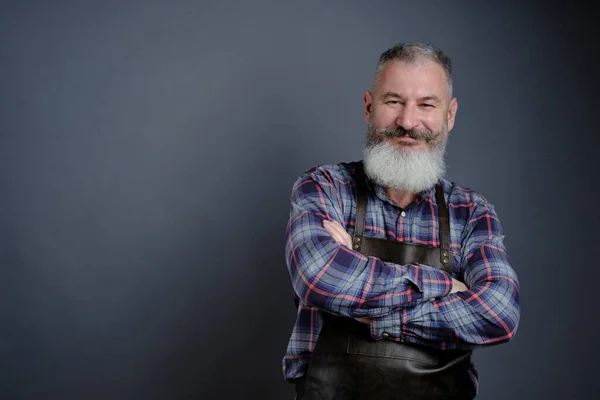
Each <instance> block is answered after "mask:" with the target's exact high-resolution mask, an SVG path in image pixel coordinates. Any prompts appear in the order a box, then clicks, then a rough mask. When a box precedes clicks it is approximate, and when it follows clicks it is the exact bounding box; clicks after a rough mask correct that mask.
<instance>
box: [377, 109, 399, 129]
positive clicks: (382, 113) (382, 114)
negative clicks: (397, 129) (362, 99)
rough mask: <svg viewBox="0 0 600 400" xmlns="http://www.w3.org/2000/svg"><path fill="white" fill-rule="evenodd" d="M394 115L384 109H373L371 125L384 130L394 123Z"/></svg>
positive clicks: (391, 111)
mask: <svg viewBox="0 0 600 400" xmlns="http://www.w3.org/2000/svg"><path fill="white" fill-rule="evenodd" d="M395 120H396V113H394V112H393V110H390V109H386V108H381V107H378V108H373V110H372V113H371V124H373V125H375V126H376V127H378V128H386V127H388V126H390V125H392V124H393V123H394V121H395Z"/></svg>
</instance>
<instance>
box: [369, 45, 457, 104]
mask: <svg viewBox="0 0 600 400" xmlns="http://www.w3.org/2000/svg"><path fill="white" fill-rule="evenodd" d="M390 61H402V62H405V63H408V64H414V63H417V62H419V61H431V62H434V63H436V64H438V65H439V66H440V67H442V69H443V70H444V73H445V74H446V78H447V80H448V93H449V94H450V98H452V62H451V61H450V57H448V55H446V54H445V53H444V52H443V51H441V50H439V49H436V48H435V47H433V46H430V45H428V44H425V43H420V42H413V43H398V44H396V45H395V46H394V47H392V48H389V49H387V50H386V51H384V52H383V53H381V56H379V61H378V62H377V68H376V69H375V79H374V80H376V79H377V77H378V76H379V73H380V72H381V70H382V69H383V67H384V66H385V64H387V63H388V62H390ZM371 91H372V90H371Z"/></svg>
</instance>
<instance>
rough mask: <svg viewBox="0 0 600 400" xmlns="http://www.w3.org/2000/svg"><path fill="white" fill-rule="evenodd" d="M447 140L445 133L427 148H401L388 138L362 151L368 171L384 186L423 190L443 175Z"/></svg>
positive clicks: (371, 177) (415, 190)
mask: <svg viewBox="0 0 600 400" xmlns="http://www.w3.org/2000/svg"><path fill="white" fill-rule="evenodd" d="M447 140H448V135H447V134H445V135H444V136H443V137H442V138H441V140H440V142H439V143H436V144H435V145H434V146H433V147H430V148H426V149H422V148H421V149H411V148H410V147H401V146H398V145H395V144H393V143H390V142H389V141H388V140H384V141H382V142H379V143H377V144H367V145H366V146H365V149H364V153H363V155H364V167H365V173H366V174H367V176H368V177H369V178H370V179H372V180H373V181H375V182H376V183H377V184H379V185H381V186H384V187H389V188H392V189H399V190H406V191H409V192H411V193H421V192H424V191H426V190H428V189H430V188H432V187H433V186H434V185H435V184H436V182H437V181H438V180H440V179H441V178H442V177H443V176H444V173H445V162H444V154H445V151H446V143H447Z"/></svg>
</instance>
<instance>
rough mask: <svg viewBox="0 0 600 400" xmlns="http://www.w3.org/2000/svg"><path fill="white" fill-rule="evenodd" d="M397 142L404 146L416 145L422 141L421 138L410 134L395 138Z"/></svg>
mask: <svg viewBox="0 0 600 400" xmlns="http://www.w3.org/2000/svg"><path fill="white" fill-rule="evenodd" d="M393 140H394V141H395V142H396V143H399V144H401V145H404V146H416V145H418V144H420V143H421V140H417V139H413V138H411V137H410V136H402V137H399V138H394V139H393Z"/></svg>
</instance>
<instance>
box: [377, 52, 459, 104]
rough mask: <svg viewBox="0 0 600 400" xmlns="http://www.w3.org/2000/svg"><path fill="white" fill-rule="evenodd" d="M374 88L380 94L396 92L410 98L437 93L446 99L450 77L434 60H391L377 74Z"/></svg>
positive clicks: (436, 94)
mask: <svg viewBox="0 0 600 400" xmlns="http://www.w3.org/2000/svg"><path fill="white" fill-rule="evenodd" d="M374 89H375V91H376V92H377V93H378V94H383V93H387V92H394V93H398V94H399V95H401V96H403V97H408V98H411V97H415V98H418V97H425V96H431V95H435V96H438V97H439V98H440V99H445V98H447V97H448V79H447V78H446V73H445V72H444V69H443V68H442V67H441V66H440V65H439V64H437V63H434V62H432V61H419V62H415V63H406V62H403V61H390V62H388V63H386V64H385V65H384V66H383V69H382V70H381V71H380V73H379V75H378V76H377V78H376V80H375V84H374Z"/></svg>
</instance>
